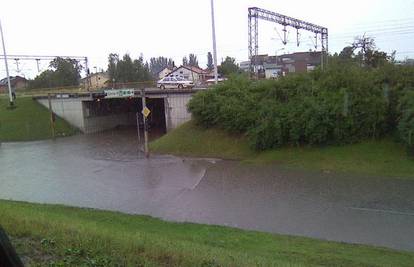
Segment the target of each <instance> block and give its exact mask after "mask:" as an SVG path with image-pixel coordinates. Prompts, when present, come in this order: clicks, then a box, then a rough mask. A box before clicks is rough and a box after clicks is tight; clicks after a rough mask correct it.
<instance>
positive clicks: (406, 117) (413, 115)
mask: <svg viewBox="0 0 414 267" xmlns="http://www.w3.org/2000/svg"><path fill="white" fill-rule="evenodd" d="M400 107H401V111H402V115H401V119H400V120H399V123H398V133H399V136H400V138H401V140H402V141H403V142H404V143H405V144H406V145H407V148H408V153H409V154H410V155H414V90H412V89H411V90H407V92H406V93H405V94H404V96H403V97H402V98H401V105H400Z"/></svg>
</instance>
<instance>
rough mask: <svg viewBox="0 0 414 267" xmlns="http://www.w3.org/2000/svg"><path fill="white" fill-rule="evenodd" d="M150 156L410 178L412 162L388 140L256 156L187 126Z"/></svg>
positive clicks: (215, 132) (230, 139)
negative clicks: (158, 154)
mask: <svg viewBox="0 0 414 267" xmlns="http://www.w3.org/2000/svg"><path fill="white" fill-rule="evenodd" d="M150 149H151V150H152V152H156V153H171V154H176V155H184V156H201V157H218V158H226V159H241V160H244V161H246V162H254V163H266V164H268V163H276V164H281V165H283V166H286V167H291V168H299V169H311V170H323V171H333V172H345V173H358V174H366V175H380V176H392V177H404V178H414V159H412V158H409V157H408V156H407V153H406V150H405V148H404V146H402V145H400V144H397V143H395V142H393V141H392V140H391V139H383V140H379V141H373V140H370V141H365V142H362V143H358V144H353V145H345V146H327V147H285V148H281V149H275V150H270V151H265V152H260V153H258V152H256V151H254V150H252V149H251V148H250V147H249V144H248V141H247V139H246V138H245V137H243V136H234V135H233V136H232V135H229V134H227V133H226V132H224V131H222V130H219V129H202V128H200V127H198V126H196V125H195V123H194V122H189V123H186V124H184V125H183V126H181V127H179V128H178V129H176V130H174V131H172V132H171V133H169V134H167V135H166V136H164V137H162V138H160V139H158V140H156V141H154V142H153V143H151V144H150Z"/></svg>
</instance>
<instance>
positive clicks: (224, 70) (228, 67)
mask: <svg viewBox="0 0 414 267" xmlns="http://www.w3.org/2000/svg"><path fill="white" fill-rule="evenodd" d="M218 72H219V73H220V75H223V76H228V75H230V74H233V73H238V72H240V68H239V66H238V65H237V64H236V59H235V58H232V57H226V59H225V60H224V61H223V62H221V65H220V66H218Z"/></svg>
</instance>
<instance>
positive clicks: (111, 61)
mask: <svg viewBox="0 0 414 267" xmlns="http://www.w3.org/2000/svg"><path fill="white" fill-rule="evenodd" d="M118 62H119V56H118V54H112V53H111V54H109V56H108V74H109V77H110V79H111V80H112V79H113V78H116V77H117V75H118V74H117V68H116V66H117V65H118Z"/></svg>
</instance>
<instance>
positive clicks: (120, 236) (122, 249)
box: [0, 200, 414, 266]
mask: <svg viewBox="0 0 414 267" xmlns="http://www.w3.org/2000/svg"><path fill="white" fill-rule="evenodd" d="M0 224H1V225H3V227H4V228H5V229H6V232H8V234H9V235H10V236H11V239H12V242H13V243H14V245H15V247H16V250H17V251H18V253H19V255H21V257H22V258H23V260H24V261H26V263H27V265H28V266H125V265H126V266H321V265H323V266H412V263H413V262H414V253H409V252H399V251H394V250H390V249H385V248H376V247H370V246H363V245H351V244H344V243H336V242H327V241H320V240H315V239H310V238H302V237H292V236H285V235H275V234H268V233H260V232H253V231H243V230H238V229H233V228H228V227H221V226H208V225H199V224H190V223H171V222H165V221H161V220H158V219H154V218H150V217H146V216H135V215H126V214H120V213H114V212H107V211H97V210H90V209H79V208H69V207H64V206H55V205H39V204H28V203H21V202H11V201H3V200H1V201H0Z"/></svg>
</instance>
